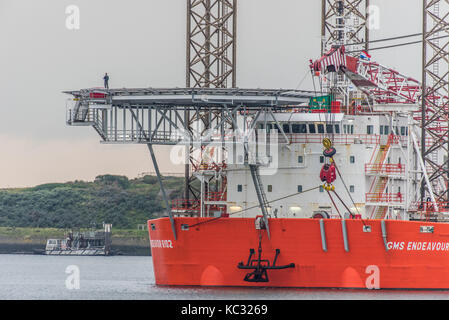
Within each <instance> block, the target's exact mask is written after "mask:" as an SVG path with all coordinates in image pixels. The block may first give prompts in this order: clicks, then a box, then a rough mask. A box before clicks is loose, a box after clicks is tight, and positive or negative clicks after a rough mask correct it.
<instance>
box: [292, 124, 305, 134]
mask: <svg viewBox="0 0 449 320" xmlns="http://www.w3.org/2000/svg"><path fill="white" fill-rule="evenodd" d="M292 132H293V133H307V126H306V125H305V124H303V123H301V124H292Z"/></svg>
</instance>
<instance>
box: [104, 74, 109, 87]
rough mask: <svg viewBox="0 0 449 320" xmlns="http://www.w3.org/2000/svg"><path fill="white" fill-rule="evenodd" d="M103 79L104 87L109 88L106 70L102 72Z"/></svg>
mask: <svg viewBox="0 0 449 320" xmlns="http://www.w3.org/2000/svg"><path fill="white" fill-rule="evenodd" d="M103 80H104V87H105V88H106V89H109V76H108V73H107V72H106V73H105V74H104V77H103Z"/></svg>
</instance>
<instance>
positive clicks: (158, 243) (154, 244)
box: [150, 239, 173, 248]
mask: <svg viewBox="0 0 449 320" xmlns="http://www.w3.org/2000/svg"><path fill="white" fill-rule="evenodd" d="M150 245H151V248H173V243H172V241H171V240H156V239H155V240H150Z"/></svg>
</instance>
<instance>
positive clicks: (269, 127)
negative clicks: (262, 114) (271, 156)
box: [267, 123, 271, 133]
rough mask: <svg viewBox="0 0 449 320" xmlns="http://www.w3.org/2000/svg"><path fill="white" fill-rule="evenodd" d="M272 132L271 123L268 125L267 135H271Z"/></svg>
mask: <svg viewBox="0 0 449 320" xmlns="http://www.w3.org/2000/svg"><path fill="white" fill-rule="evenodd" d="M270 131H271V123H267V133H270Z"/></svg>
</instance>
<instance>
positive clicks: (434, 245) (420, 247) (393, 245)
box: [387, 241, 449, 251]
mask: <svg viewBox="0 0 449 320" xmlns="http://www.w3.org/2000/svg"><path fill="white" fill-rule="evenodd" d="M387 248H388V250H404V249H405V250H406V251H449V242H433V241H432V242H428V241H409V242H407V244H406V243H405V242H404V241H390V242H388V243H387Z"/></svg>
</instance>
